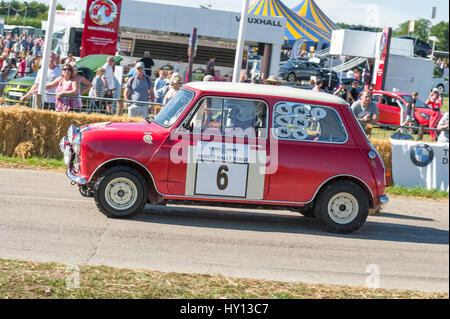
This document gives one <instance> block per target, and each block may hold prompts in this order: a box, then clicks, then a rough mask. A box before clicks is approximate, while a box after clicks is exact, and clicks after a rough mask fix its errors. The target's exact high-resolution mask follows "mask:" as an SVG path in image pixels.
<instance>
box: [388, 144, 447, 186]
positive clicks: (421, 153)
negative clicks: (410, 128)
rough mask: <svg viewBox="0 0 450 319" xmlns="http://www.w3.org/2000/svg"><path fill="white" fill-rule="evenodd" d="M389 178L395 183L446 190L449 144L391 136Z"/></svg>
mask: <svg viewBox="0 0 450 319" xmlns="http://www.w3.org/2000/svg"><path fill="white" fill-rule="evenodd" d="M391 143H392V177H393V179H394V183H395V184H396V185H398V186H406V187H417V186H421V187H424V188H427V189H432V188H433V189H437V190H441V191H447V192H448V191H449V176H448V146H449V145H448V144H447V143H429V144H428V143H423V142H413V141H402V140H394V139H391Z"/></svg>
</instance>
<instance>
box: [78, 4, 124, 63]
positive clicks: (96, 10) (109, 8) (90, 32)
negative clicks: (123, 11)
mask: <svg viewBox="0 0 450 319" xmlns="http://www.w3.org/2000/svg"><path fill="white" fill-rule="evenodd" d="M121 4H122V0H88V1H87V7H86V16H85V19H84V31H83V38H82V43H81V53H80V56H81V57H85V56H87V55H91V54H111V55H114V54H115V53H116V50H117V40H118V36H119V21H120V8H121Z"/></svg>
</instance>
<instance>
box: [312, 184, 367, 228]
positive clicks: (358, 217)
mask: <svg viewBox="0 0 450 319" xmlns="http://www.w3.org/2000/svg"><path fill="white" fill-rule="evenodd" d="M314 212H315V215H316V216H317V218H318V219H319V220H320V222H321V223H322V224H323V225H324V226H325V228H326V229H327V230H328V231H330V232H333V233H342V234H348V233H351V232H353V231H355V230H357V229H358V228H359V227H361V226H362V225H363V224H364V222H365V221H366V219H367V215H368V214H369V200H368V198H367V195H366V193H365V192H364V191H363V190H362V189H361V187H360V186H358V185H356V184H354V183H352V182H349V181H338V182H335V183H332V184H329V185H327V186H326V187H325V188H324V189H323V190H322V191H321V192H320V194H319V196H318V197H317V199H316V200H315V207H314Z"/></svg>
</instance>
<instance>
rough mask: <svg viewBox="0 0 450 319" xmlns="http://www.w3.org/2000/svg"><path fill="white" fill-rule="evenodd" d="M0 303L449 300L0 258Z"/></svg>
mask: <svg viewBox="0 0 450 319" xmlns="http://www.w3.org/2000/svg"><path fill="white" fill-rule="evenodd" d="M0 298H1V299H6V298H8V299H13V298H32V299H34V298H40V299H41V298H42V299H57V298H64V299H72V298H95V299H97V298H113V299H118V298H145V299H149V298H150V299H174V298H175V299H223V298H226V299H249V298H251V299H267V298H269V299H294V298H298V299H311V298H314V299H385V298H389V299H397V298H401V299H418V298H420V299H448V298H449V295H448V293H430V292H421V291H409V290H394V289H369V288H367V287H348V286H332V285H327V286H326V285H310V284H303V283H300V282H293V283H291V282H279V281H269V280H254V279H239V278H231V277H224V276H221V275H199V274H181V273H163V272H158V271H145V270H130V269H118V268H112V267H105V266H73V265H72V266H67V265H64V264H57V263H37V262H26V261H18V260H6V259H0Z"/></svg>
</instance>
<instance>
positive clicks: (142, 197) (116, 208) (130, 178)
mask: <svg viewBox="0 0 450 319" xmlns="http://www.w3.org/2000/svg"><path fill="white" fill-rule="evenodd" d="M146 194H147V184H146V182H145V180H144V178H143V177H142V176H141V174H139V173H138V172H137V171H135V170H134V169H131V168H129V167H126V166H118V167H113V168H111V169H109V170H107V171H105V172H104V173H103V174H102V175H101V176H100V178H99V179H98V180H97V182H96V183H95V191H94V197H95V203H96V204H97V207H98V209H99V210H100V211H101V212H102V213H103V214H105V215H106V216H108V217H113V218H128V217H131V216H134V215H136V214H138V213H139V212H141V211H142V210H143V209H144V205H145V203H146V202H147V196H146Z"/></svg>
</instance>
